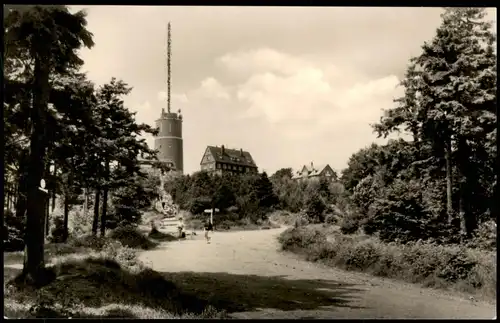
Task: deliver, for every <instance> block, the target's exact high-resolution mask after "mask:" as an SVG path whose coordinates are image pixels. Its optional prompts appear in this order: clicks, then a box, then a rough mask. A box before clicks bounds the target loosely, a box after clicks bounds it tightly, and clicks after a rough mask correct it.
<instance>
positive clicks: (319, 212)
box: [305, 194, 326, 223]
mask: <svg viewBox="0 0 500 323" xmlns="http://www.w3.org/2000/svg"><path fill="white" fill-rule="evenodd" d="M325 210H326V205H325V202H324V201H323V198H322V197H321V196H320V195H319V194H315V195H312V196H311V197H310V198H309V200H308V201H307V204H306V210H305V212H306V215H307V217H308V218H309V220H310V221H311V222H312V223H322V222H324V220H325V214H324V212H325Z"/></svg>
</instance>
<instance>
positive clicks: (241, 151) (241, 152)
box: [240, 148, 243, 157]
mask: <svg viewBox="0 0 500 323" xmlns="http://www.w3.org/2000/svg"><path fill="white" fill-rule="evenodd" d="M240 155H241V157H243V148H240Z"/></svg>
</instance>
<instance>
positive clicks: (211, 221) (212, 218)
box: [203, 209, 219, 225]
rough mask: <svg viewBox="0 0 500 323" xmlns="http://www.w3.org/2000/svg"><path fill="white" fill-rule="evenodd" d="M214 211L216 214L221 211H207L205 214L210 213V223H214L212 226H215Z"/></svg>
mask: <svg viewBox="0 0 500 323" xmlns="http://www.w3.org/2000/svg"><path fill="white" fill-rule="evenodd" d="M214 211H215V212H219V209H206V210H205V211H203V212H205V213H210V223H212V225H214Z"/></svg>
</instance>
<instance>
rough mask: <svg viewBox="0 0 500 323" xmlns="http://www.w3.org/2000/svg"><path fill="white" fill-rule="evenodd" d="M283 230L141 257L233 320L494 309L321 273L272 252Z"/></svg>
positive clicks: (198, 241)
mask: <svg viewBox="0 0 500 323" xmlns="http://www.w3.org/2000/svg"><path fill="white" fill-rule="evenodd" d="M282 230H283V229H274V230H261V231H246V232H228V233H219V232H216V233H215V234H214V235H213V240H212V243H211V244H209V245H207V244H206V243H205V241H204V240H203V235H202V233H198V235H197V236H194V239H193V240H189V239H188V240H185V241H177V242H171V243H168V244H165V245H163V246H162V247H161V248H160V249H156V250H152V251H147V252H144V253H143V254H141V256H140V257H141V259H142V260H143V261H144V262H145V263H147V264H148V265H149V266H151V267H152V268H153V269H155V270H157V271H161V272H165V273H166V275H167V276H168V277H169V278H170V279H172V280H173V281H174V282H176V283H177V284H179V285H182V286H183V288H184V289H186V290H190V291H193V292H196V293H197V294H199V295H200V296H201V297H205V298H206V299H210V300H211V301H212V302H214V303H215V304H217V305H219V306H221V307H224V308H226V309H228V312H230V313H232V314H231V315H232V316H233V317H236V318H484V319H491V318H493V317H494V316H495V315H496V306H495V305H492V304H487V303H482V302H476V301H471V300H468V299H463V298H460V297H456V296H451V295H447V294H445V293H443V292H439V291H435V290H431V289H423V288H419V287H417V286H415V285H410V284H404V283H399V282H394V281H390V280H383V279H380V278H376V277H372V276H369V275H365V274H359V273H352V272H345V271H342V270H338V269H332V268H327V267H324V266H320V265H317V264H313V263H310V262H307V261H304V260H300V259H298V257H295V256H293V255H290V254H288V253H286V254H285V253H282V252H280V251H278V243H277V241H276V236H277V235H278V234H279V233H280V232H281V231H282Z"/></svg>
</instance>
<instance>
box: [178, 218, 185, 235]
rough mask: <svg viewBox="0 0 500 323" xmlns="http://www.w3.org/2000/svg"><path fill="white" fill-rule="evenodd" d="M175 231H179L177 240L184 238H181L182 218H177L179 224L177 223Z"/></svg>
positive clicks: (182, 229)
mask: <svg viewBox="0 0 500 323" xmlns="http://www.w3.org/2000/svg"><path fill="white" fill-rule="evenodd" d="M177 230H178V231H179V239H180V238H184V237H183V236H182V232H183V231H184V221H183V220H182V217H180V218H179V222H178V223H177Z"/></svg>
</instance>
